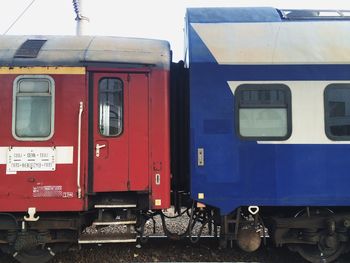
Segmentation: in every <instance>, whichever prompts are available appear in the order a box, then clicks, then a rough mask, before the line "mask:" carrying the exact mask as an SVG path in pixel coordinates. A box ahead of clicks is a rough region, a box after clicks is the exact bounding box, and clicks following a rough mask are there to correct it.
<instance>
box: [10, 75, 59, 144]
mask: <svg viewBox="0 0 350 263" xmlns="http://www.w3.org/2000/svg"><path fill="white" fill-rule="evenodd" d="M12 118H13V121H12V134H13V136H14V137H15V138H16V139H18V140H30V141H34V140H39V141H40V140H47V139H49V138H51V137H52V135H53V131H54V80H53V79H52V78H51V77H49V76H43V75H23V76H19V77H17V78H16V79H15V81H14V85H13V117H12Z"/></svg>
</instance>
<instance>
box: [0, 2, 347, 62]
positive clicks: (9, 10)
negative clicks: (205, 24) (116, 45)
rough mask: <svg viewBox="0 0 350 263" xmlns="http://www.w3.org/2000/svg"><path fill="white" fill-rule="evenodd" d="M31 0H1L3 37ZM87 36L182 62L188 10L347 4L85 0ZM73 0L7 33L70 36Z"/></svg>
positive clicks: (35, 11) (32, 14)
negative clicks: (160, 46) (151, 46)
mask: <svg viewBox="0 0 350 263" xmlns="http://www.w3.org/2000/svg"><path fill="white" fill-rule="evenodd" d="M32 1H33V0H6V1H5V0H0V4H1V8H0V33H1V34H3V33H4V32H5V31H7V29H8V28H9V27H10V25H11V24H12V23H13V22H14V21H15V19H16V18H17V17H18V16H19V15H20V14H21V13H22V11H23V10H24V9H25V8H26V7H27V6H28V5H29V4H30V3H31V2H32ZM83 1H84V2H83V7H84V11H85V12H84V15H85V16H87V17H89V19H90V23H89V24H88V27H87V30H86V31H87V33H88V34H90V35H111V36H131V37H142V38H155V39H164V40H168V41H169V42H170V44H171V46H172V49H173V52H174V60H175V61H176V60H179V59H182V58H183V42H184V41H183V27H184V16H185V10H186V7H205V6H208V7H212V6H225V7H227V6H232V7H238V6H272V7H277V8H304V9H346V10H350V1H349V0H332V1H329V0H328V1H326V0H241V1H239V0H236V1H234V0H211V1H209V0H83ZM74 18H75V13H74V11H73V5H72V0H35V2H34V3H33V4H32V5H31V7H30V8H29V9H28V11H27V12H26V13H25V14H24V15H23V16H22V17H21V18H20V19H19V20H18V22H17V23H16V24H15V25H14V26H13V27H12V28H11V29H10V30H9V31H8V33H7V34H8V35H17V34H26V35H45V34H50V35H74V34H75V29H76V27H75V20H74Z"/></svg>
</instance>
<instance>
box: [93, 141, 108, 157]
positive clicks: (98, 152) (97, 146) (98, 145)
mask: <svg viewBox="0 0 350 263" xmlns="http://www.w3.org/2000/svg"><path fill="white" fill-rule="evenodd" d="M104 147H106V144H96V146H95V149H96V157H100V149H102V148H104Z"/></svg>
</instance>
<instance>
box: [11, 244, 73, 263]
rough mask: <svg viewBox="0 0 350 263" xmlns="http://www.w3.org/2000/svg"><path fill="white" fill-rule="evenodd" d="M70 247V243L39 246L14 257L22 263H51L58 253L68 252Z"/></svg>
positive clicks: (15, 253) (22, 251)
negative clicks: (49, 262)
mask: <svg viewBox="0 0 350 263" xmlns="http://www.w3.org/2000/svg"><path fill="white" fill-rule="evenodd" d="M70 245H71V244H70V243H56V244H52V246H50V247H46V246H37V247H34V248H31V249H24V250H21V251H18V252H14V253H12V255H13V257H14V258H15V259H16V260H17V261H19V262H21V263H46V262H48V261H50V260H51V259H52V258H53V257H54V256H55V254H56V253H58V252H64V251H66V250H68V248H69V247H70Z"/></svg>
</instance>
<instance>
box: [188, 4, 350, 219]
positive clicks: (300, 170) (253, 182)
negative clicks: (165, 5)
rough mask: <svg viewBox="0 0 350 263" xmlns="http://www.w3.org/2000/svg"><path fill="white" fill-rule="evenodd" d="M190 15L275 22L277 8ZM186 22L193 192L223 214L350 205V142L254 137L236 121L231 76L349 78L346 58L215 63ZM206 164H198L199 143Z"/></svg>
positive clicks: (241, 78) (194, 19) (251, 78)
mask: <svg viewBox="0 0 350 263" xmlns="http://www.w3.org/2000/svg"><path fill="white" fill-rule="evenodd" d="M188 19H189V21H188V23H198V22H200V23H217V22H278V21H281V19H280V17H279V14H278V12H277V11H276V10H275V9H273V8H258V9H254V8H253V9H251V8H248V9H245V8H242V9H240V8H238V9H189V10H188ZM187 26H188V30H189V31H188V32H189V36H188V37H189V39H188V41H189V51H190V53H189V59H190V60H189V70H190V123H191V131H190V132H191V134H190V135H191V136H190V138H191V139H190V150H191V193H192V197H193V198H194V199H197V197H198V193H204V195H205V199H204V200H201V201H202V202H204V203H207V204H210V205H213V206H216V207H218V208H220V209H221V212H222V214H226V213H229V212H231V211H233V210H234V209H235V208H237V207H238V206H242V205H259V206H263V205H281V206H282V205H291V206H302V205H310V206H311V205H316V206H323V205H339V206H340V205H350V191H349V185H350V145H336V144H325V145H317V144H310V145H308V144H284V145H281V144H257V143H256V142H252V141H250V142H249V141H241V140H240V139H239V138H238V136H237V135H236V133H235V128H234V123H235V120H234V112H233V109H234V98H233V94H232V92H231V90H230V88H229V86H228V84H227V81H269V80H271V81H281V82H283V81H293V80H299V81H302V80H305V81H308V80H310V81H316V80H319V81H322V80H333V81H337V80H339V81H341V80H346V81H349V80H350V65H349V64H341V65H340V64H339V65H331V64H320V65H309V64H308V65H218V64H217V63H216V61H215V59H214V57H213V56H212V55H211V53H210V51H209V50H208V48H207V47H206V46H205V44H204V43H203V42H202V41H201V39H200V38H199V36H198V35H197V34H196V32H195V31H194V30H193V28H191V26H189V24H188V25H187ZM198 148H204V150H205V165H204V166H202V167H199V166H198V165H197V149H198Z"/></svg>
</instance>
